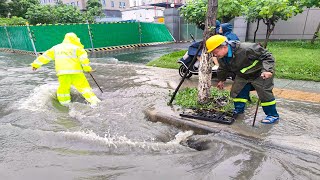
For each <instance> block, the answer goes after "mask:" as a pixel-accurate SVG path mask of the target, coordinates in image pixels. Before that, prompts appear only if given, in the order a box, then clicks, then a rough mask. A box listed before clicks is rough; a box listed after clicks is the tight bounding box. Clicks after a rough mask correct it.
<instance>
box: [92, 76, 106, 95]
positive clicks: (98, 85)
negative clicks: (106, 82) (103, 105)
mask: <svg viewBox="0 0 320 180" xmlns="http://www.w3.org/2000/svg"><path fill="white" fill-rule="evenodd" d="M89 74H90V76H91V78H92V79H93V81H94V82H95V83H96V85H97V86H98V88H99V89H100V91H101V93H103V91H102V89H101V88H100V86H99V84H98V83H97V81H96V80H95V79H94V77H93V76H92V74H91V73H89Z"/></svg>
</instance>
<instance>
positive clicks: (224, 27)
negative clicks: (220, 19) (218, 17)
mask: <svg viewBox="0 0 320 180" xmlns="http://www.w3.org/2000/svg"><path fill="white" fill-rule="evenodd" d="M232 28H233V27H232V25H231V24H230V23H223V24H221V25H220V29H219V34H221V35H224V36H225V37H227V38H228V40H229V41H230V40H233V41H240V40H239V38H238V36H237V35H236V34H235V33H233V32H232Z"/></svg>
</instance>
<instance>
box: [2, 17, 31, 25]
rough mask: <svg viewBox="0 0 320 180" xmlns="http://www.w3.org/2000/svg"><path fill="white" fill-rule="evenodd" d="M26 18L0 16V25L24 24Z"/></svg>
mask: <svg viewBox="0 0 320 180" xmlns="http://www.w3.org/2000/svg"><path fill="white" fill-rule="evenodd" d="M26 22H27V20H25V19H23V18H22V17H16V16H13V17H11V18H0V26H4V25H26Z"/></svg>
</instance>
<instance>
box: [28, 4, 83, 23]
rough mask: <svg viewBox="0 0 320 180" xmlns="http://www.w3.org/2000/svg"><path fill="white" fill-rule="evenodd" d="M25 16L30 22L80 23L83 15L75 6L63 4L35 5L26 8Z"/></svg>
mask: <svg viewBox="0 0 320 180" xmlns="http://www.w3.org/2000/svg"><path fill="white" fill-rule="evenodd" d="M26 17H27V19H28V20H29V23H30V24H55V23H81V22H84V17H83V15H82V14H81V12H80V10H79V9H77V8H76V7H73V6H70V5H64V4H58V5H55V6H51V5H37V6H32V7H30V8H29V9H28V11H27V13H26Z"/></svg>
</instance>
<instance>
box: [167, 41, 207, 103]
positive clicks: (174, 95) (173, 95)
mask: <svg viewBox="0 0 320 180" xmlns="http://www.w3.org/2000/svg"><path fill="white" fill-rule="evenodd" d="M202 47H203V42H201V43H200V45H199V48H198V50H197V52H196V55H195V56H194V57H193V59H192V61H191V63H190V64H189V66H188V68H187V69H186V72H185V73H184V75H183V77H182V79H181V81H180V83H179V85H178V87H177V88H176V90H175V91H174V93H173V94H172V97H171V100H170V102H169V103H168V105H172V101H173V100H174V98H175V97H176V94H177V92H178V90H179V88H180V86H181V85H182V83H183V81H184V80H185V79H186V77H187V75H188V74H189V71H190V70H189V69H190V68H191V66H193V64H194V63H195V62H196V60H197V56H198V54H199V52H200V50H202Z"/></svg>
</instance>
